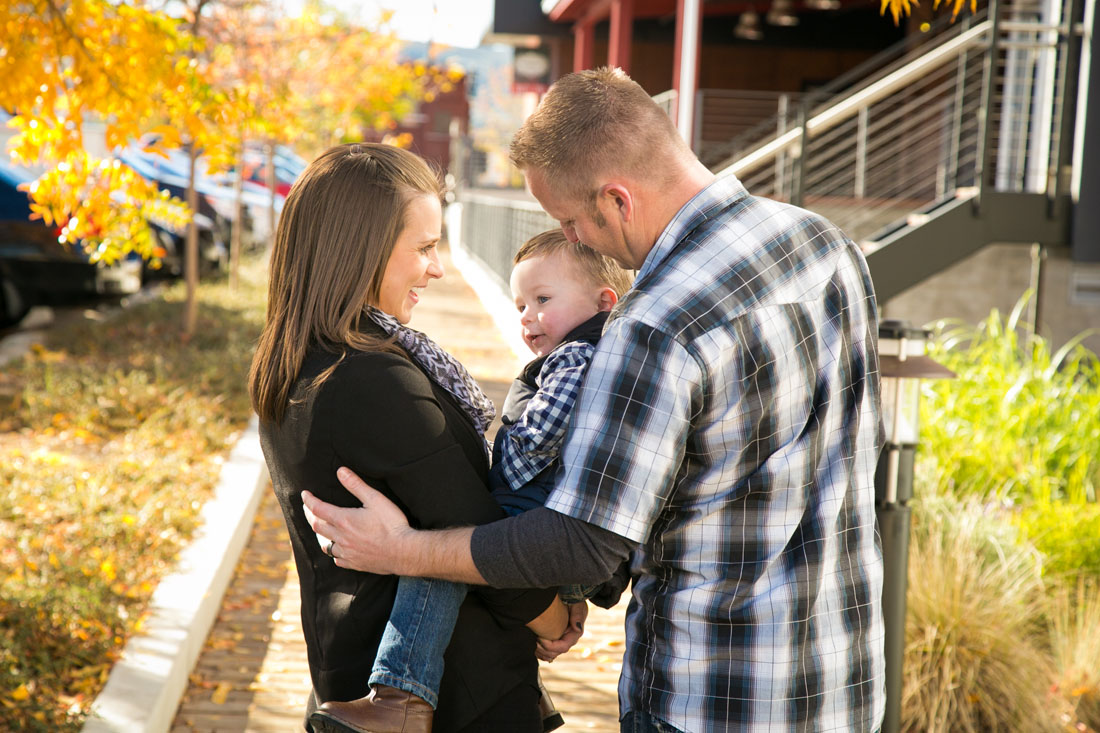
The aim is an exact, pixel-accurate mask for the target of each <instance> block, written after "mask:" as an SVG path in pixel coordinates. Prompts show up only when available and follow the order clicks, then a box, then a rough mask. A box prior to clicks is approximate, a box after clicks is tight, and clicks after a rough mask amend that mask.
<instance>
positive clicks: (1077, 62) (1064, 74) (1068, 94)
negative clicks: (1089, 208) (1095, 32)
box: [1047, 0, 1083, 202]
mask: <svg viewBox="0 0 1100 733" xmlns="http://www.w3.org/2000/svg"><path fill="white" fill-rule="evenodd" d="M1082 8H1083V3H1082V2H1081V0H1070V4H1069V12H1068V13H1067V15H1066V16H1065V17H1064V18H1063V19H1062V24H1063V26H1064V28H1065V31H1064V32H1062V33H1060V38H1059V45H1060V46H1061V51H1062V53H1061V56H1062V68H1061V69H1060V70H1059V73H1058V76H1059V77H1060V78H1061V80H1062V98H1061V104H1059V105H1058V112H1057V114H1058V147H1057V149H1056V151H1055V158H1054V162H1053V165H1052V166H1051V168H1052V170H1051V177H1052V179H1053V180H1052V181H1051V185H1050V186H1048V187H1047V191H1049V192H1050V197H1051V200H1052V202H1053V199H1055V198H1057V197H1058V196H1059V195H1061V194H1063V193H1065V192H1066V184H1067V182H1068V181H1067V180H1066V179H1067V176H1066V175H1065V169H1066V167H1067V166H1068V165H1070V164H1071V161H1072V159H1073V144H1074V140H1073V129H1074V125H1075V124H1076V120H1075V116H1074V114H1073V113H1074V110H1075V109H1076V108H1077V80H1078V77H1079V76H1080V71H1081V44H1082V40H1081V38H1080V37H1079V35H1080V34H1079V33H1078V31H1077V28H1078V25H1077V23H1078V18H1079V17H1080V16H1081V14H1082Z"/></svg>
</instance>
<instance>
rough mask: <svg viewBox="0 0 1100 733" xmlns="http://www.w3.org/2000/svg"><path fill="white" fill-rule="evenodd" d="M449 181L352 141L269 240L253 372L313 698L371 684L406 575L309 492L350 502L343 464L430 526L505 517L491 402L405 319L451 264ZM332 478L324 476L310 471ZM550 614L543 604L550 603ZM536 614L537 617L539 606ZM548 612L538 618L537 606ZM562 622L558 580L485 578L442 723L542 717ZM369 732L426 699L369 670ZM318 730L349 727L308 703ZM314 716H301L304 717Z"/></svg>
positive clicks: (297, 189)
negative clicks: (547, 650) (548, 656)
mask: <svg viewBox="0 0 1100 733" xmlns="http://www.w3.org/2000/svg"><path fill="white" fill-rule="evenodd" d="M441 193H442V191H441V187H440V183H439V179H438V178H437V176H435V175H434V174H433V173H432V172H431V170H430V169H429V168H428V166H427V165H426V164H425V163H424V161H423V160H421V159H420V158H419V157H417V156H416V155H414V154H412V153H410V152H407V151H404V150H401V149H399V148H394V147H390V146H385V145H372V144H352V145H342V146H338V147H335V148H332V149H331V150H329V151H327V152H326V153H324V154H323V155H321V156H320V157H319V158H317V160H316V161H314V162H313V163H312V164H311V165H310V166H309V168H308V169H307V170H306V171H305V172H304V173H303V174H302V176H301V177H300V178H299V180H298V181H297V183H295V185H294V187H293V189H292V190H291V192H290V194H289V195H288V197H287V200H286V204H285V206H284V209H283V213H282V217H281V219H280V221H279V227H278V231H277V232H276V238H275V245H274V247H273V249H272V253H271V282H270V285H269V293H268V311H267V322H266V324H265V326H264V330H263V334H262V335H261V337H260V342H259V345H258V347H257V350H256V355H255V357H254V359H253V362H252V370H251V373H250V375H249V380H250V383H249V387H250V391H251V395H252V404H253V407H254V408H255V410H256V412H257V414H258V415H259V416H260V422H261V427H260V439H261V444H262V446H263V450H264V456H265V458H266V459H267V464H268V468H269V470H270V473H271V480H272V483H273V485H274V488H275V493H276V494H277V496H278V498H279V502H280V504H281V506H282V510H283V515H284V517H285V518H286V522H287V527H288V529H289V530H290V537H291V544H292V546H293V549H294V559H295V563H296V565H297V568H298V575H299V578H300V580H301V587H302V627H303V631H304V634H305V638H306V646H307V650H308V654H309V664H310V673H311V676H312V679H313V689H314V695H315V697H316V699H317V700H318V701H320V702H328V701H348V700H355V699H358V698H362V697H364V696H365V695H367V693H368V677H369V675H370V672H371V665H372V661H373V660H374V657H375V655H376V652H377V649H378V645H379V640H380V638H381V637H382V634H383V631H384V628H385V626H386V619H387V617H388V615H389V612H390V607H391V605H392V603H393V597H394V593H395V588H396V585H397V582H398V579H397V578H395V577H392V576H378V575H371V574H366V573H358V572H355V571H350V570H345V569H341V568H339V567H336V565H335V564H334V563H333V559H332V557H330V556H329V555H336V556H338V554H339V548H338V546H337V547H332V546H331V545H330V546H328V547H326V548H324V551H323V550H322V547H321V546H320V545H318V543H317V541H316V535H314V534H313V532H312V531H311V530H310V527H309V524H308V523H307V521H306V518H305V516H304V514H303V507H302V502H301V498H300V492H301V491H302V490H303V489H307V488H308V489H309V490H310V491H312V492H313V493H315V494H317V495H319V496H322V498H324V499H325V500H326V501H329V502H332V503H336V504H341V505H344V506H352V505H354V504H355V500H354V497H353V496H352V495H351V494H350V493H348V492H347V491H346V490H345V489H344V488H343V487H342V486H341V485H340V483H339V482H338V481H337V479H336V469H337V467H339V466H348V467H349V468H352V469H353V470H355V471H356V473H358V474H359V475H360V476H363V477H364V478H367V477H370V480H371V483H372V485H375V486H378V487H380V488H381V489H382V490H383V491H385V492H386V493H387V494H388V495H389V496H390V497H391V498H392V499H393V500H394V501H395V502H396V503H398V504H399V505H401V507H402V508H403V509H405V510H406V512H407V513H408V514H409V516H410V517H413V518H415V521H416V522H417V523H419V524H420V526H423V527H445V526H454V525H469V524H480V523H485V522H489V521H493V520H495V519H498V518H500V517H502V516H503V512H502V511H501V509H500V508H499V506H498V505H497V504H496V502H495V501H494V500H493V499H492V497H491V495H490V494H489V492H488V490H487V488H486V478H487V473H488V468H489V466H488V458H487V453H486V446H485V440H484V437H483V433H484V430H485V428H486V427H487V426H488V423H489V421H490V420H491V419H492V404H491V403H490V402H489V401H488V400H487V399H486V398H485V396H484V395H483V394H482V393H481V391H480V389H479V388H478V387H477V385H476V383H474V382H473V380H472V379H471V378H470V376H469V375H468V374H467V373H466V371H465V370H464V369H462V367H461V366H460V365H458V363H457V362H456V361H454V359H453V358H451V357H450V356H449V355H448V354H446V352H443V351H442V350H441V349H439V347H438V346H436V345H435V344H434V343H432V342H431V341H430V340H429V339H427V337H425V336H423V334H419V333H418V332H416V331H412V330H410V329H407V328H404V324H405V323H407V322H408V320H409V318H410V316H411V314H412V309H413V308H414V307H415V306H416V304H417V303H418V302H419V300H420V297H421V293H422V292H423V289H424V288H425V287H426V286H427V285H428V283H429V282H430V281H431V280H433V279H435V278H439V277H442V276H443V270H442V268H441V267H440V265H439V260H438V256H437V253H436V245H437V244H438V242H439V239H440V230H441V223H442V222H441V209H440V195H441ZM319 480H325V481H326V482H327V483H326V484H325V485H323V486H319V485H317V481H319ZM544 612H545V613H544ZM540 615H541V616H540ZM536 617H539V618H536ZM528 622H533V625H534V626H535V627H536V628H538V630H539V632H540V634H541V635H542V636H544V637H546V638H558V636H560V635H561V633H562V632H563V631H564V626H565V613H564V610H563V609H562V608H561V605H560V603H559V602H556V601H555V599H554V591H553V590H549V591H506V590H504V591H502V590H492V589H479V590H477V591H475V592H471V593H470V594H469V595H468V596H467V598H466V600H465V601H464V602H463V605H462V609H461V611H460V614H459V620H458V623H457V625H456V626H455V631H454V634H453V636H452V638H451V643H450V646H449V647H448V649H447V653H446V655H445V657H444V672H443V680H442V685H441V687H440V693H439V699H438V707H437V709H436V711H435V716H434V727H435V730H436V731H437V732H438V731H452V730H454V731H466V730H469V731H481V730H484V731H499V730H508V731H526V730H531V731H541V722H540V717H539V713H538V706H537V703H538V689H537V677H536V675H537V667H536V661H535V634H534V633H532V631H531V630H529V629H528V628H526V627H525V624H527V623H528ZM371 698H372V700H375V701H376V702H377V704H378V705H377V707H378V711H379V712H378V716H379V720H360V721H356V724H357V725H358V726H359V728H361V729H369V730H406V731H408V730H430V729H431V727H432V716H431V710H430V708H428V709H427V710H426V711H425V710H422V709H419V708H415V707H414V706H415V705H416V704H418V703H419V704H420V705H421V706H423V707H427V705H426V704H424V703H422V702H420V701H419V700H412V701H410V699H409V695H408V693H406V692H402V691H398V690H394V689H393V688H386V687H384V686H380V685H379V686H375V689H374V690H373V692H372V694H371ZM311 720H313V722H314V724H315V725H316V726H317V727H318V729H324V730H356V729H357V728H356V727H343V728H341V727H340V724H339V722H338V721H333V720H330V719H326V718H324V716H321V717H318V715H317V714H314V715H313V716H312V717H311ZM308 728H309V724H308V723H307V729H308Z"/></svg>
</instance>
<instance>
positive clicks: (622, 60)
mask: <svg viewBox="0 0 1100 733" xmlns="http://www.w3.org/2000/svg"><path fill="white" fill-rule="evenodd" d="M633 32H634V0H612V3H611V37H610V38H609V39H608V46H607V65H608V66H618V67H619V68H620V69H622V70H623V71H625V72H626V73H627V74H629V73H630V40H631V36H632V35H633Z"/></svg>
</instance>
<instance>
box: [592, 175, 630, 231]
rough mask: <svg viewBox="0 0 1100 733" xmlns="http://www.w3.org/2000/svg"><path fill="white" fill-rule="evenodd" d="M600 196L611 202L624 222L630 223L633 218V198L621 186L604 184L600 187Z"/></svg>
mask: <svg viewBox="0 0 1100 733" xmlns="http://www.w3.org/2000/svg"><path fill="white" fill-rule="evenodd" d="M600 196H601V197H604V198H606V199H608V200H610V201H611V203H612V204H613V205H614V206H615V210H616V211H618V212H619V218H620V219H622V220H623V221H624V222H627V221H630V220H631V218H632V217H633V216H634V197H633V196H632V195H631V193H630V190H629V189H628V188H627V187H626V186H624V185H623V184H621V183H605V184H604V185H602V186H601V187H600Z"/></svg>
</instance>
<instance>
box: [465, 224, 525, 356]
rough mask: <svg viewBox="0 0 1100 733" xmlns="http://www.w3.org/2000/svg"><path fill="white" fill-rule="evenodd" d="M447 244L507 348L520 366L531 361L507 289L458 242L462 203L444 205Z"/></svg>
mask: <svg viewBox="0 0 1100 733" xmlns="http://www.w3.org/2000/svg"><path fill="white" fill-rule="evenodd" d="M445 216H446V219H447V242H448V244H450V245H451V260H452V261H453V262H454V263H455V267H457V268H458V271H459V272H460V273H462V277H463V278H464V279H465V280H466V282H467V283H469V285H470V287H471V288H473V290H474V293H476V294H477V297H478V300H480V301H481V304H482V305H483V306H484V307H485V310H486V311H488V313H489V317H490V318H492V319H493V323H494V324H496V327H497V330H498V331H500V335H501V336H503V337H504V341H505V343H507V344H508V348H510V349H511V350H512V353H513V354H515V356H516V358H517V359H518V360H519V362H520V363H521V364H526V363H527V362H528V361H530V360H531V356H532V355H531V350H530V349H529V348H527V344H525V343H523V339H522V338H521V337H520V335H519V318H518V317H517V316H516V306H515V304H514V303H513V302H512V295H511V290H510V289H509V287H508V284H507V283H505V282H503V281H502V280H501V279H500V276H498V275H497V274H496V273H494V272H493V271H492V270H490V269H489V268H488V267H486V266H485V265H484V264H482V262H481V260H479V259H478V258H477V256H476V255H474V254H473V253H471V252H470V250H468V249H466V247H465V245H464V244H463V242H462V204H461V203H459V202H454V203H451V204H448V205H447V211H446V214H445Z"/></svg>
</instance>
